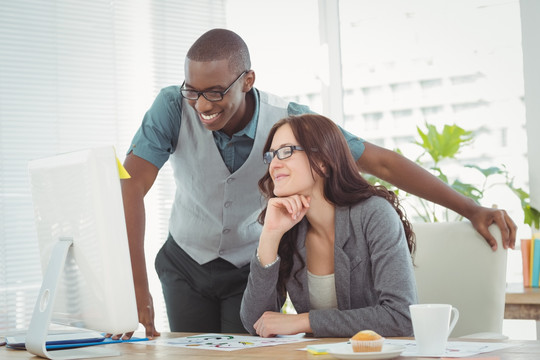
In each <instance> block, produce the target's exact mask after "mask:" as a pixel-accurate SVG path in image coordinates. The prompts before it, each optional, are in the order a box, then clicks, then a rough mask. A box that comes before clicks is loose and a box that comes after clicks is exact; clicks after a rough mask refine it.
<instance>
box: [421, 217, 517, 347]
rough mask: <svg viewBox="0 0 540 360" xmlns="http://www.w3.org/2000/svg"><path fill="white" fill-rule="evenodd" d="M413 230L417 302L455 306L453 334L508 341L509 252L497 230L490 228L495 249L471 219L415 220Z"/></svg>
mask: <svg viewBox="0 0 540 360" xmlns="http://www.w3.org/2000/svg"><path fill="white" fill-rule="evenodd" d="M413 230H414V232H415V235H416V254H415V257H414V263H415V267H414V272H415V277H416V285H417V288H418V301H419V303H445V304H452V305H453V306H455V307H456V308H457V309H458V310H459V320H458V322H457V324H456V326H455V328H454V330H453V331H452V333H451V334H450V336H451V337H467V338H489V339H505V338H506V337H505V336H504V335H502V323H503V319H504V305H505V293H506V260H507V251H506V250H505V249H504V248H503V246H502V242H501V233H500V230H499V228H498V227H497V226H496V225H491V226H490V227H489V231H490V232H491V234H492V235H493V236H494V237H495V238H496V239H497V243H498V248H497V251H493V250H491V248H490V247H489V245H488V243H487V242H486V241H485V239H484V238H483V237H482V236H481V235H480V234H479V233H478V232H477V231H476V230H475V229H474V228H473V226H472V224H471V223H470V222H468V221H458V222H440V223H414V224H413Z"/></svg>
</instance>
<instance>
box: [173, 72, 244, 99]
mask: <svg viewBox="0 0 540 360" xmlns="http://www.w3.org/2000/svg"><path fill="white" fill-rule="evenodd" d="M247 72H248V70H245V71H244V72H242V73H241V74H240V75H238V77H237V78H236V80H234V81H233V82H232V84H231V85H229V87H227V88H226V89H225V90H223V91H216V90H209V91H197V90H191V89H186V88H185V87H184V85H186V82H185V81H184V82H183V83H182V86H180V93H181V94H182V96H183V97H185V98H186V99H188V100H199V97H200V96H201V95H202V96H204V98H205V99H206V100H208V101H221V100H223V97H224V96H225V94H226V93H227V92H228V91H229V90H230V89H231V87H232V86H233V85H234V84H235V83H236V82H237V81H238V80H240V78H241V77H242V76H243V75H245V74H246V73H247Z"/></svg>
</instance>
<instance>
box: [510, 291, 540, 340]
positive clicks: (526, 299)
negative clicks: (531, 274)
mask: <svg viewBox="0 0 540 360" xmlns="http://www.w3.org/2000/svg"><path fill="white" fill-rule="evenodd" d="M504 318H505V319H529V320H536V338H537V339H538V340H540V289H539V288H524V287H523V284H508V285H507V288H506V302H505V307H504Z"/></svg>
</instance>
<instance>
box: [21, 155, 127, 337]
mask: <svg viewBox="0 0 540 360" xmlns="http://www.w3.org/2000/svg"><path fill="white" fill-rule="evenodd" d="M118 166H119V162H118V160H117V158H116V154H115V151H114V148H113V147H112V146H110V147H100V148H92V149H86V150H80V151H74V152H70V153H64V154H59V155H55V156H52V157H47V158H42V159H37V160H32V161H31V162H30V163H29V175H30V184H31V193H32V200H33V204H34V215H35V221H36V229H37V236H38V243H39V249H40V255H41V264H42V269H43V274H44V284H43V285H42V289H41V293H40V297H39V298H38V300H37V303H36V310H34V317H35V316H36V311H37V312H40V311H44V309H45V308H46V307H47V306H49V304H48V303H49V302H53V306H54V307H53V310H52V311H51V313H52V315H51V321H52V322H54V323H59V324H64V325H69V326H76V327H81V328H85V329H92V330H97V331H101V332H105V333H111V334H122V333H125V332H129V331H134V330H136V329H137V327H138V317H137V307H136V301H135V291H134V287H133V277H132V272H131V260H130V256H129V247H128V240H127V231H126V224H125V218H124V207H123V202H122V193H121V187H120V175H119V167H118ZM65 242H70V243H71V244H70V245H67V246H66V247H65V249H66V250H65V251H64V252H65V254H64V255H58V254H56V255H54V254H55V251H56V253H58V251H59V250H58V247H59V246H60V245H59V243H65ZM55 248H56V250H55ZM60 252H61V251H60ZM51 259H52V261H51ZM54 266H57V267H60V270H58V271H56V270H55V271H53V270H51V269H52V268H53V267H54ZM47 271H52V272H53V273H54V276H52V275H51V276H52V279H53V280H50V281H52V282H53V283H54V284H52V285H51V284H50V283H49V284H47V285H45V281H46V277H47ZM56 272H58V274H56ZM51 276H49V277H51ZM54 277H57V278H58V279H56V280H55V279H54ZM44 288H45V289H44ZM51 289H53V290H54V293H53V292H52V290H51ZM50 294H55V296H54V299H53V300H54V301H51V299H49V297H50ZM32 321H33V322H34V319H33V320H32ZM34 326H37V325H34ZM31 327H32V323H31ZM30 330H32V329H29V333H30Z"/></svg>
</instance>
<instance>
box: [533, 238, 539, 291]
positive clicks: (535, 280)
mask: <svg viewBox="0 0 540 360" xmlns="http://www.w3.org/2000/svg"><path fill="white" fill-rule="evenodd" d="M533 244H534V249H533ZM533 251H534V252H533ZM531 252H533V262H532V276H531V286H532V287H535V288H537V287H538V280H539V279H540V238H535V239H534V240H532V241H531Z"/></svg>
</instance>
